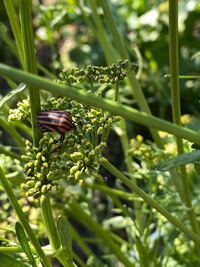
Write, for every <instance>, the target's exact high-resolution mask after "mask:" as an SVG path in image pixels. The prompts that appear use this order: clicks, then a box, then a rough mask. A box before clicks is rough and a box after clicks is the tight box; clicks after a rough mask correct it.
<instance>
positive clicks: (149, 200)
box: [101, 158, 200, 246]
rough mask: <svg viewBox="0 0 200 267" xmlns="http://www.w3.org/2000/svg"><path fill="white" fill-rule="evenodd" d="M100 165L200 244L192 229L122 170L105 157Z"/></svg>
mask: <svg viewBox="0 0 200 267" xmlns="http://www.w3.org/2000/svg"><path fill="white" fill-rule="evenodd" d="M101 165H102V166H103V167H104V168H105V169H107V170H108V171H109V172H110V173H112V174H113V175H114V176H115V177H116V178H118V179H119V180H120V181H121V182H122V183H124V184H125V185H126V186H127V187H128V188H130V189H131V190H132V191H133V192H134V193H135V194H136V195H138V196H139V197H141V198H142V199H143V200H144V201H145V202H146V203H148V204H149V205H150V206H152V207H153V208H154V209H155V210H157V211H158V212H159V213H161V214H162V215H163V216H164V217H165V218H167V220H168V221H169V222H171V223H172V224H173V225H175V226H176V227H177V228H178V229H180V230H181V231H182V232H183V233H185V234H186V235H187V236H189V237H190V238H191V239H193V240H194V242H196V243H197V244H198V245H199V246H200V237H199V236H198V235H197V234H196V233H194V232H193V231H192V230H190V229H188V228H187V227H185V225H184V224H183V223H182V222H180V221H179V220H177V219H176V218H175V217H174V216H172V215H171V214H170V213H169V212H168V211H167V210H166V209H164V208H162V207H161V206H160V205H159V204H158V203H157V202H156V201H155V200H154V199H152V198H151V197H150V196H149V195H148V194H146V193H145V192H144V191H143V190H141V189H140V188H139V187H138V186H137V185H135V184H134V183H133V182H132V181H131V180H129V179H128V178H127V177H126V176H125V175H124V174H123V173H122V172H120V171H119V170H118V169H117V168H115V167H114V166H113V165H112V164H111V163H110V162H109V161H108V160H107V159H105V158H102V160H101Z"/></svg>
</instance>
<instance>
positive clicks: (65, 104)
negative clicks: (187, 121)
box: [22, 97, 119, 198]
mask: <svg viewBox="0 0 200 267" xmlns="http://www.w3.org/2000/svg"><path fill="white" fill-rule="evenodd" d="M44 109H46V110H49V109H57V110H66V111H70V113H71V115H72V118H73V120H74V121H75V122H76V125H77V128H76V129H73V130H71V131H70V132H68V133H67V134H66V137H65V141H64V143H63V144H62V146H60V144H59V142H58V139H59V136H58V135H56V134H54V133H45V134H44V136H43V138H42V139H41V140H40V143H39V146H38V148H36V147H34V146H33V145H32V143H31V142H30V141H27V142H26V154H25V155H24V156H23V158H24V159H25V160H26V161H27V163H26V164H25V173H26V183H24V184H23V185H22V188H23V189H24V190H25V191H26V194H27V196H33V197H34V198H38V197H40V196H41V195H44V194H45V193H46V192H48V191H50V190H51V189H53V188H55V189H56V188H57V187H58V181H59V180H60V179H65V181H67V182H68V183H72V184H74V183H79V184H82V183H83V182H84V181H85V180H86V179H90V181H93V180H94V179H97V178H101V175H100V174H99V160H100V158H101V157H102V152H103V150H104V148H105V147H106V143H105V142H106V139H107V136H108V134H109V131H110V128H111V127H112V125H113V123H115V122H116V121H118V120H119V118H118V117H111V116H110V115H109V114H108V113H107V112H103V111H102V110H100V109H95V108H92V107H86V106H83V105H82V104H80V103H77V102H76V101H74V100H69V99H67V98H65V97H64V98H51V99H50V100H49V101H48V102H47V103H46V104H45V105H44Z"/></svg>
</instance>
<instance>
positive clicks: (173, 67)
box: [169, 0, 200, 233]
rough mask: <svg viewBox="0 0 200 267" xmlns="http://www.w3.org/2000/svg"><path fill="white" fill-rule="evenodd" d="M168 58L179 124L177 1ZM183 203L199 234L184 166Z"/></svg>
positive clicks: (180, 148)
mask: <svg viewBox="0 0 200 267" xmlns="http://www.w3.org/2000/svg"><path fill="white" fill-rule="evenodd" d="M169 56H170V80H171V95H172V116H173V122H174V123H176V124H177V125H180V124H181V106H180V86H179V78H178V75H179V64H178V62H179V57H178V1H177V0H169ZM177 150H178V154H179V155H180V154H182V153H184V147H183V140H182V139H181V138H177ZM180 172H181V181H182V185H183V186H182V190H183V192H182V194H181V196H183V201H184V203H185V205H186V207H187V208H188V209H187V214H188V218H189V220H190V223H191V225H192V228H193V230H194V231H195V232H197V233H200V232H199V226H198V223H197V220H196V216H195V213H194V209H193V207H192V202H191V196H190V190H189V183H188V176H187V172H186V168H185V166H182V167H180Z"/></svg>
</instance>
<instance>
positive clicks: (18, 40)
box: [4, 0, 25, 67]
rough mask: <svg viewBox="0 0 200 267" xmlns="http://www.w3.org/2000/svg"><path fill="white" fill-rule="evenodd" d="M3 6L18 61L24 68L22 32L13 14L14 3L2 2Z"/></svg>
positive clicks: (10, 1)
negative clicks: (13, 39)
mask: <svg viewBox="0 0 200 267" xmlns="http://www.w3.org/2000/svg"><path fill="white" fill-rule="evenodd" d="M4 5H5V8H6V12H7V14H8V17H9V22H10V25H11V28H12V32H13V35H14V37H15V42H16V46H17V52H18V55H19V59H20V62H21V65H22V66H23V67H24V66H25V62H24V51H23V41H22V32H21V29H20V25H19V19H18V17H17V14H16V12H15V7H14V2H13V0H4Z"/></svg>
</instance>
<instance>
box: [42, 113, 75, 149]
mask: <svg viewBox="0 0 200 267" xmlns="http://www.w3.org/2000/svg"><path fill="white" fill-rule="evenodd" d="M37 126H38V127H39V128H40V129H41V131H42V132H56V133H59V134H60V143H61V144H62V143H63V141H64V139H65V133H67V132H69V131H70V130H72V129H75V128H76V125H75V123H74V121H73V120H72V117H71V114H70V113H69V112H67V111H64V110H46V111H41V112H39V113H38V115H37Z"/></svg>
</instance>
